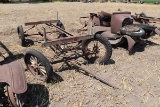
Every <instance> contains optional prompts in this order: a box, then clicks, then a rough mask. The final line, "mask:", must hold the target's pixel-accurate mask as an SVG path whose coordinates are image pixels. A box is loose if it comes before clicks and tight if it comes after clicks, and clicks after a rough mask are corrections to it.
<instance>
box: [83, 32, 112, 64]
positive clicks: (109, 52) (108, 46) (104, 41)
mask: <svg viewBox="0 0 160 107" xmlns="http://www.w3.org/2000/svg"><path fill="white" fill-rule="evenodd" d="M92 40H98V41H100V42H101V43H102V44H103V45H104V46H105V48H106V49H107V51H106V52H107V54H106V55H105V56H104V58H103V59H102V60H95V61H92V60H90V58H89V57H88V56H86V55H85V58H86V60H88V61H89V62H91V63H95V62H96V63H99V64H105V63H106V62H107V61H108V60H109V59H110V58H111V56H112V46H111V44H110V42H109V41H108V40H107V39H106V38H104V37H102V35H101V34H95V37H94V38H91V39H87V40H85V41H83V43H82V52H83V54H86V53H85V52H86V50H85V48H86V47H87V45H88V44H89V43H90V42H91V41H92Z"/></svg>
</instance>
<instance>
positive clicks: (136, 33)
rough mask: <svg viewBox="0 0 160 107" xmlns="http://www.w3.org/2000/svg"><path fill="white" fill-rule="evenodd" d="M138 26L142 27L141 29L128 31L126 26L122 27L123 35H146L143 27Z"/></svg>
mask: <svg viewBox="0 0 160 107" xmlns="http://www.w3.org/2000/svg"><path fill="white" fill-rule="evenodd" d="M126 26H134V25H126ZM136 27H138V26H136ZM138 28H139V29H140V31H138V32H137V31H135V32H132V31H127V30H126V29H125V26H124V27H122V28H120V32H121V34H122V35H128V36H131V37H143V36H144V35H145V31H144V30H143V29H142V28H141V27H138Z"/></svg>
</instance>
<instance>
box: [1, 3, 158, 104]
mask: <svg viewBox="0 0 160 107" xmlns="http://www.w3.org/2000/svg"><path fill="white" fill-rule="evenodd" d="M118 9H121V10H122V11H131V12H132V13H133V14H134V13H135V12H136V13H140V12H145V13H146V14H147V15H148V16H154V17H160V5H150V4H143V5H142V4H132V3H131V4H125V3H78V2H72V3H69V2H68V3H67V2H61V3H60V2H53V3H35V4H32V3H30V4H29V3H22V4H21V3H20V4H0V38H1V42H2V43H3V44H4V45H5V46H6V47H7V48H8V49H9V50H10V51H11V52H12V53H13V54H14V55H17V57H16V58H17V59H19V60H20V61H21V62H22V64H23V65H24V68H26V67H25V64H24V61H23V58H21V57H18V56H19V55H21V54H24V53H25V52H26V51H27V50H29V49H36V50H39V51H40V52H43V54H44V55H46V56H47V58H49V57H50V56H51V55H52V51H51V50H49V48H42V47H41V45H40V44H39V43H37V42H35V43H34V44H35V45H32V46H30V47H21V46H20V45H19V44H18V35H17V26H18V25H23V26H24V23H25V22H31V21H40V20H53V19H57V17H56V14H57V11H58V13H59V19H60V20H61V21H62V22H63V23H64V26H65V28H66V30H67V31H69V32H70V33H74V31H76V29H77V28H80V27H82V26H81V25H80V23H79V17H80V16H88V15H89V13H90V12H99V11H101V10H103V11H106V12H114V11H117V10H118ZM159 39H160V38H159V37H158V35H155V36H153V37H151V38H149V39H148V40H146V41H145V42H146V46H145V48H144V49H140V50H138V52H136V53H135V54H134V55H129V54H128V51H127V50H126V49H123V48H116V49H113V55H112V57H111V60H110V61H109V63H108V64H107V65H98V64H94V65H88V66H91V67H92V69H95V70H99V71H98V72H97V74H99V75H102V77H103V78H106V79H107V80H108V81H109V82H110V83H112V84H113V85H115V86H116V87H118V88H119V89H117V90H114V89H113V88H111V87H109V86H107V85H105V84H103V83H101V82H99V81H98V80H96V79H94V78H92V77H89V76H87V75H84V74H82V73H79V72H77V71H76V70H74V69H67V70H64V71H62V72H56V73H57V74H59V75H60V76H61V77H62V78H63V81H61V82H58V83H55V84H53V83H48V84H47V83H45V82H41V81H38V80H37V79H36V78H35V77H34V76H32V74H31V73H30V72H28V71H27V70H26V77H27V81H28V83H29V87H28V89H29V93H28V96H29V99H30V101H29V103H28V107H29V106H30V107H31V106H32V107H35V106H39V107H46V106H50V107H160V73H159V72H160V62H159V59H160V46H159V45H160V41H159ZM1 52H2V53H3V54H4V56H8V54H7V53H6V52H5V51H4V50H2V49H1ZM60 66H62V64H59V65H53V68H54V71H56V70H57V69H58V68H59V67H60Z"/></svg>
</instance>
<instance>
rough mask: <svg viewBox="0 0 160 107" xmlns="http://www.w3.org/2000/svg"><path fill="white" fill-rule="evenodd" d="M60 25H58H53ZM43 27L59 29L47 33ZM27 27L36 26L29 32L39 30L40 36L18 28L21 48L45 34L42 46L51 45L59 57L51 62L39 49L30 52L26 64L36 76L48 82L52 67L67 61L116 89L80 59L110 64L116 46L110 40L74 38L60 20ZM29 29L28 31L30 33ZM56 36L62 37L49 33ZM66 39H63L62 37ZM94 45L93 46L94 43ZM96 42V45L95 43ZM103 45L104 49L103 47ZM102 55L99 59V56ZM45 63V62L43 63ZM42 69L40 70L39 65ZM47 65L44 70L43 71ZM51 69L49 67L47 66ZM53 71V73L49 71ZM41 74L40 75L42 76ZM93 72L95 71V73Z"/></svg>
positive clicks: (98, 36) (88, 37)
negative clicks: (42, 25) (108, 62)
mask: <svg viewBox="0 0 160 107" xmlns="http://www.w3.org/2000/svg"><path fill="white" fill-rule="evenodd" d="M53 23H57V25H55V24H53ZM39 24H45V25H47V26H49V27H51V28H56V29H55V30H53V31H50V32H47V30H46V28H44V27H43V28H42V29H43V30H41V29H39V28H38V25H39ZM25 25H26V26H29V25H32V27H31V28H30V29H28V30H31V29H33V28H36V29H37V30H38V34H31V35H29V34H26V31H25V32H24V31H23V27H22V26H19V27H18V33H19V38H20V40H21V45H22V46H24V45H26V44H25V38H26V37H30V38H32V37H35V35H41V36H42V37H43V42H42V46H43V47H45V46H49V47H50V48H51V50H53V51H54V53H55V55H54V56H53V58H51V59H50V61H48V60H47V59H46V58H45V56H43V54H41V53H39V52H38V51H36V50H31V51H29V52H27V53H26V55H25V58H24V59H25V63H26V65H27V67H28V69H29V70H30V71H31V72H32V73H33V74H34V75H35V76H37V75H40V78H41V77H44V79H45V80H47V79H48V78H49V76H50V74H51V67H49V66H50V64H47V63H51V64H55V63H60V62H64V63H66V64H67V65H72V66H76V67H78V68H80V69H82V70H84V71H85V72H87V74H89V75H91V76H92V77H94V78H96V79H98V80H100V81H101V82H103V83H105V84H107V85H109V86H110V87H113V88H116V87H115V86H113V85H111V84H110V83H109V82H108V81H107V80H106V79H104V78H102V76H100V75H97V74H96V72H93V70H92V69H91V68H89V67H87V66H85V65H84V64H83V63H81V62H80V61H78V60H77V59H78V58H80V57H83V58H84V57H85V59H87V60H88V61H89V62H91V63H94V62H98V63H105V62H107V61H108V60H109V59H110V57H111V54H112V47H111V45H110V43H109V41H108V40H107V39H105V38H103V37H102V36H101V35H99V34H98V35H78V36H74V35H72V34H70V33H69V32H67V31H65V30H64V26H63V24H62V23H61V22H60V20H51V21H39V22H29V23H25ZM28 30H27V31H28ZM49 33H50V34H52V33H56V34H58V38H56V39H52V40H49V38H48V37H47V36H48V35H47V34H49ZM61 36H62V37H61ZM92 42H93V43H92ZM91 43H92V44H91ZM90 45H91V48H90V49H89V46H90ZM101 45H102V49H101V48H100V46H101ZM101 51H102V52H101ZM103 51H105V52H103ZM98 55H99V56H98ZM42 59H43V60H45V62H46V63H45V62H43V61H42ZM55 59H56V60H55ZM37 65H38V66H39V68H38V66H37ZM42 66H43V69H42ZM46 66H48V68H47V67H46ZM47 69H50V70H47ZM39 71H40V73H38V72H39ZM91 71H92V72H91Z"/></svg>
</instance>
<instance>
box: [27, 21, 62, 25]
mask: <svg viewBox="0 0 160 107" xmlns="http://www.w3.org/2000/svg"><path fill="white" fill-rule="evenodd" d="M58 21H59V20H50V21H38V22H28V23H25V26H28V25H38V24H46V23H57V22H58Z"/></svg>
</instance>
